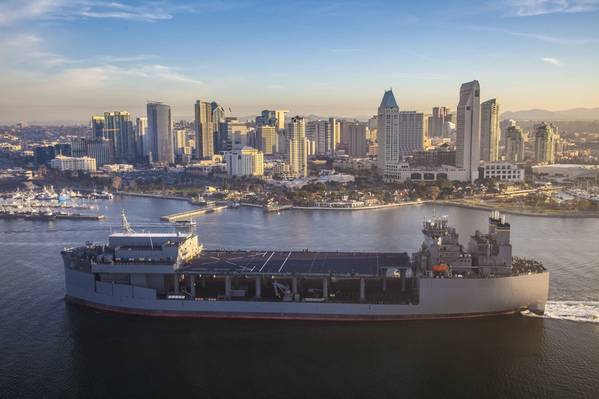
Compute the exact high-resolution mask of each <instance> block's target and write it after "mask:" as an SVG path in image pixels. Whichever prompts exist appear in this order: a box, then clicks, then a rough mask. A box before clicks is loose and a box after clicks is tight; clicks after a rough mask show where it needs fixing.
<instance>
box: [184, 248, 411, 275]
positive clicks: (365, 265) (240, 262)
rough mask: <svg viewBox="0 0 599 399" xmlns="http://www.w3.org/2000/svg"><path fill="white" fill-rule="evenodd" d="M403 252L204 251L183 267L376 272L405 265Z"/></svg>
mask: <svg viewBox="0 0 599 399" xmlns="http://www.w3.org/2000/svg"><path fill="white" fill-rule="evenodd" d="M409 263H410V259H409V256H408V254H406V253H363V252H312V251H291V252H290V251H203V252H202V254H201V255H200V257H199V258H198V259H195V260H194V261H193V262H192V263H191V264H188V265H186V266H185V267H184V268H183V270H193V271H203V272H213V273H218V272H233V271H238V272H242V273H243V272H245V273H267V274H268V273H297V274H302V273H334V274H351V273H356V274H371V275H376V274H378V270H379V269H380V268H384V267H407V266H409Z"/></svg>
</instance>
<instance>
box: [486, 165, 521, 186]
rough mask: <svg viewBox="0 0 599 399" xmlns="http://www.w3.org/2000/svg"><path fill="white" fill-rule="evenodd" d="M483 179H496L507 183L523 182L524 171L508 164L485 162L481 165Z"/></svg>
mask: <svg viewBox="0 0 599 399" xmlns="http://www.w3.org/2000/svg"><path fill="white" fill-rule="evenodd" d="M482 169H483V177H484V178H485V179H498V180H502V181H509V182H523V181H524V169H522V168H519V167H518V166H516V165H514V164H513V163H509V162H485V163H484V164H483V165H482Z"/></svg>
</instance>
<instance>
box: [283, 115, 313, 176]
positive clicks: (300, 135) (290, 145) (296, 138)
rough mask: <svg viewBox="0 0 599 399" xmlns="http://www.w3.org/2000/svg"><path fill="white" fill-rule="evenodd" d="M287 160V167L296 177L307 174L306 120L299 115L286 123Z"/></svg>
mask: <svg viewBox="0 0 599 399" xmlns="http://www.w3.org/2000/svg"><path fill="white" fill-rule="evenodd" d="M287 139H288V142H287V160H288V161H289V169H290V171H291V173H292V174H294V175H295V176H296V177H305V176H308V151H307V148H306V122H305V120H304V118H302V117H301V116H296V117H293V118H292V119H291V122H290V123H289V124H288V125H287Z"/></svg>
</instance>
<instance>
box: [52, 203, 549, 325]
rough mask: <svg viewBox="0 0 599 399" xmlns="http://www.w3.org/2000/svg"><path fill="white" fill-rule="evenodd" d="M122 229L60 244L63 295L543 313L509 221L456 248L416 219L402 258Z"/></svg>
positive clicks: (195, 308)
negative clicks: (248, 245)
mask: <svg viewBox="0 0 599 399" xmlns="http://www.w3.org/2000/svg"><path fill="white" fill-rule="evenodd" d="M122 225H123V230H122V232H118V233H114V234H111V235H110V237H109V239H108V245H95V244H92V243H89V242H88V243H87V244H86V245H85V246H82V247H78V248H67V249H64V250H63V251H62V257H63V259H64V270H65V290H66V295H65V298H66V300H68V301H70V302H74V303H77V304H81V305H85V306H89V307H92V308H96V309H102V310H107V311H114V312H121V313H128V314H139V315H149V316H166V317H212V318H260V319H303V320H356V321H367V320H399V319H437V318H462V317H477V316H488V315H500V314H512V313H517V312H520V311H523V310H528V311H531V312H534V313H537V314H542V313H543V312H544V308H545V303H546V301H547V295H548V289H549V273H548V272H547V271H546V269H545V268H544V267H543V265H541V264H540V263H539V262H537V261H534V260H528V259H523V258H517V257H513V256H512V246H511V244H510V224H509V223H507V222H506V221H505V218H503V217H501V216H500V215H499V214H498V213H497V212H493V213H492V214H491V217H490V218H489V225H488V232H487V233H486V234H485V233H482V232H480V231H476V232H475V233H474V235H473V236H471V237H470V241H469V244H468V246H467V248H465V247H464V246H462V245H460V243H459V237H458V233H457V232H456V230H455V228H452V227H450V226H449V225H448V221H447V218H445V217H434V218H432V219H430V220H427V221H425V222H424V225H423V230H422V233H423V234H424V242H423V244H422V247H421V248H420V250H419V251H418V252H416V253H414V254H413V255H412V257H410V256H409V255H408V254H406V253H399V252H395V253H394V252H391V253H374V252H372V253H370V252H313V251H308V250H304V251H270V250H268V251H245V250H231V251H230V250H206V249H204V248H203V246H202V244H201V243H200V242H199V240H198V236H197V235H196V234H194V233H193V232H192V228H191V227H190V225H189V224H185V223H183V224H179V225H177V226H176V228H175V230H176V231H174V232H169V233H155V232H151V233H148V232H135V231H134V230H133V229H132V228H131V226H130V224H129V223H128V222H127V218H126V215H125V213H124V211H123V213H122Z"/></svg>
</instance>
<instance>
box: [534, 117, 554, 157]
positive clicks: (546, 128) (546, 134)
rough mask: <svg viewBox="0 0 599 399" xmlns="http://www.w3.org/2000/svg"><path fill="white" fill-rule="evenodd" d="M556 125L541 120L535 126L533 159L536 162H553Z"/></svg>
mask: <svg viewBox="0 0 599 399" xmlns="http://www.w3.org/2000/svg"><path fill="white" fill-rule="evenodd" d="M555 136H556V127H555V126H553V125H552V124H551V123H545V122H542V123H540V124H538V125H536V126H535V161H536V162H537V163H554V162H555Z"/></svg>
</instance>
